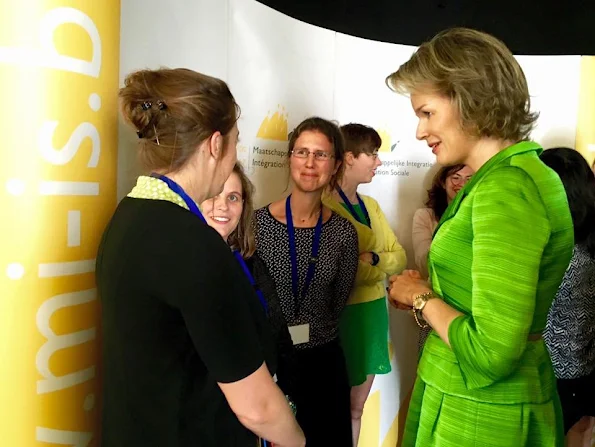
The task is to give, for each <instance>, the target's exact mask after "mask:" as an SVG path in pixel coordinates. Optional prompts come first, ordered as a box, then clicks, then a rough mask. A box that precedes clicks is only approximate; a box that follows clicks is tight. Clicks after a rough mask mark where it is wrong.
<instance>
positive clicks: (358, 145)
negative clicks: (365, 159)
mask: <svg viewBox="0 0 595 447" xmlns="http://www.w3.org/2000/svg"><path fill="white" fill-rule="evenodd" d="M341 133H343V138H344V139H345V152H351V153H352V154H353V156H354V157H356V158H357V157H359V155H360V154H368V155H370V154H373V153H374V152H376V151H377V150H378V149H379V148H380V146H382V138H380V135H379V134H378V132H376V130H375V129H374V128H373V127H370V126H366V125H364V124H359V123H349V124H345V125H343V126H341Z"/></svg>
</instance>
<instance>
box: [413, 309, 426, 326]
mask: <svg viewBox="0 0 595 447" xmlns="http://www.w3.org/2000/svg"><path fill="white" fill-rule="evenodd" d="M418 312H419V313H420V314H421V311H420V310H417V309H413V318H415V322H416V323H417V325H418V326H419V327H420V329H425V328H427V327H429V326H430V325H429V324H428V323H427V322H426V320H424V319H423V317H422V316H421V315H420V316H419V317H418V316H417V313H418ZM421 322H423V324H422V323H421Z"/></svg>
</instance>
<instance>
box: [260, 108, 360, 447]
mask: <svg viewBox="0 0 595 447" xmlns="http://www.w3.org/2000/svg"><path fill="white" fill-rule="evenodd" d="M343 152H344V142H343V137H342V135H341V131H340V130H339V128H338V127H337V126H336V125H335V124H333V123H331V122H329V121H326V120H324V119H322V118H309V119H307V120H305V121H303V122H302V123H301V124H300V125H298V126H297V128H296V129H295V130H294V131H293V132H292V134H291V137H290V139H289V151H288V157H289V169H290V177H291V180H292V183H293V188H292V192H291V194H290V195H289V196H288V197H286V198H283V199H281V200H278V201H276V202H273V203H271V204H270V205H269V206H266V207H264V208H261V209H259V210H258V211H257V212H256V215H255V217H256V225H257V240H256V246H257V253H258V255H259V256H260V257H261V258H262V260H263V261H264V262H265V264H266V265H267V267H268V269H269V271H270V272H271V275H272V276H273V278H274V280H275V283H276V286H277V294H278V295H279V299H280V301H281V308H282V309H283V314H284V315H285V319H286V321H287V323H288V325H289V330H290V332H291V335H292V338H293V343H294V345H295V346H296V359H297V360H296V372H297V374H296V386H295V395H294V396H293V397H294V398H295V403H296V405H297V419H298V422H299V424H300V426H301V427H302V429H303V430H304V433H305V435H306V440H307V441H306V442H307V443H308V446H309V447H317V446H329V445H332V446H336V447H344V446H351V445H352V440H351V412H350V401H349V393H350V387H349V381H348V378H347V369H346V365H345V357H344V355H343V350H342V348H341V345H340V344H339V340H338V335H339V334H338V324H339V315H340V314H341V312H342V310H343V308H344V307H345V303H346V301H347V298H348V297H349V294H350V292H351V289H352V287H353V283H354V280H355V273H356V270H357V265H358V255H359V251H358V240H357V233H356V231H355V228H354V227H353V225H352V224H351V223H350V222H349V221H348V220H347V219H345V218H343V217H341V216H339V215H338V214H335V213H333V212H332V211H331V210H330V209H328V208H327V207H325V206H323V204H322V200H321V197H322V193H323V191H324V190H325V189H326V188H327V187H328V186H329V185H330V184H332V183H334V182H335V175H336V173H337V170H338V168H339V166H340V164H341V161H342V159H343Z"/></svg>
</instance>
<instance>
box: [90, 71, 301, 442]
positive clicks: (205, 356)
mask: <svg viewBox="0 0 595 447" xmlns="http://www.w3.org/2000/svg"><path fill="white" fill-rule="evenodd" d="M120 100H121V108H122V114H123V116H124V119H125V121H126V122H127V123H128V124H130V125H131V126H132V127H133V128H134V130H135V131H136V132H137V135H138V137H139V155H140V160H141V161H142V163H143V165H144V167H145V169H146V170H147V173H148V175H142V176H140V177H139V178H138V181H137V184H136V186H135V187H134V188H133V189H132V191H131V192H130V193H129V194H128V196H127V197H125V198H124V199H123V200H122V201H121V202H120V204H119V205H118V207H117V209H116V211H115V213H114V215H113V217H112V219H111V221H110V222H109V224H108V226H107V228H106V230H105V232H104V234H103V238H102V240H101V244H100V247H99V253H98V255H97V286H98V292H99V295H100V299H101V305H102V335H103V337H102V343H103V346H102V348H103V364H104V367H103V423H102V444H103V445H105V446H110V447H111V446H124V445H127V446H128V445H129V446H133V445H138V446H141V445H142V446H143V447H149V446H155V447H164V446H168V447H170V446H180V447H182V446H184V447H185V446H189V445H199V446H201V447H202V446H242V447H243V446H246V447H248V446H250V447H253V446H254V445H256V443H257V441H258V437H261V438H263V439H266V440H269V441H271V442H273V443H274V444H275V445H279V446H303V445H304V444H305V441H304V436H303V433H302V431H301V429H300V428H299V426H298V425H297V423H296V421H295V419H294V417H293V414H292V411H291V409H290V407H289V405H288V403H287V401H286V399H285V397H284V395H283V394H282V392H281V391H280V390H279V388H278V387H277V385H276V384H275V382H274V380H273V375H274V374H275V372H276V368H277V365H276V358H275V355H274V346H273V342H272V340H271V336H270V331H269V327H268V325H267V320H266V313H265V310H264V309H263V307H262V306H261V303H260V301H259V299H258V295H257V293H256V291H255V289H254V288H253V286H252V284H251V279H252V278H250V277H249V276H248V275H247V274H246V273H245V272H244V271H243V270H242V268H241V266H240V265H239V264H238V262H237V260H236V259H235V258H234V256H233V254H232V253H231V251H230V250H229V247H228V246H227V244H226V243H225V241H224V240H223V239H222V238H221V237H220V236H219V234H218V233H217V232H216V231H215V230H214V229H213V228H211V227H210V226H209V225H207V223H206V222H205V219H204V217H203V215H202V212H201V210H200V208H199V207H198V206H197V204H200V203H202V202H203V201H204V200H205V199H207V198H209V197H213V196H216V195H217V194H219V193H220V192H221V190H222V189H223V185H224V183H225V181H226V180H227V178H228V177H229V175H230V173H231V172H232V169H233V167H234V164H235V162H236V144H237V140H238V129H237V125H236V121H237V119H238V115H239V107H238V105H237V104H236V102H235V100H234V97H233V95H232V94H231V92H230V91H229V88H228V86H227V85H226V84H225V82H223V81H221V80H219V79H215V78H212V77H210V76H206V75H203V74H200V73H196V72H194V71H191V70H187V69H173V70H171V69H160V70H142V71H137V72H134V73H132V74H130V75H128V76H127V77H126V80H125V82H124V87H123V88H122V89H121V91H120Z"/></svg>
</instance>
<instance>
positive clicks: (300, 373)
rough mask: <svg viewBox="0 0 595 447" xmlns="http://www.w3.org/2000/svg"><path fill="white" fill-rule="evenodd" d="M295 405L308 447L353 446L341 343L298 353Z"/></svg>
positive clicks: (333, 342)
mask: <svg viewBox="0 0 595 447" xmlns="http://www.w3.org/2000/svg"><path fill="white" fill-rule="evenodd" d="M296 357H297V358H296V360H297V362H296V363H297V375H296V376H297V377H296V387H295V388H296V389H295V396H294V402H295V404H296V406H297V421H298V423H299V424H300V426H301V427H302V430H304V433H305V435H306V445H307V446H308V447H323V446H324V447H330V446H332V447H352V435H351V404H350V390H351V389H350V387H349V380H348V378H347V367H346V365H345V357H344V355H343V350H342V348H341V346H340V345H339V341H338V340H335V341H332V342H330V343H327V344H325V345H322V346H317V347H314V348H306V349H298V350H297V356H296Z"/></svg>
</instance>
